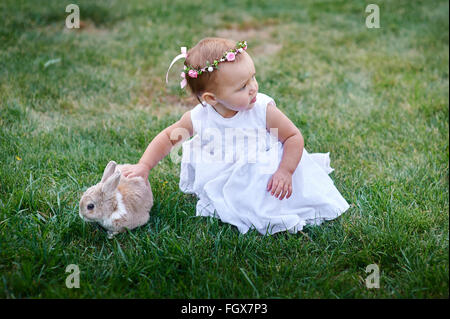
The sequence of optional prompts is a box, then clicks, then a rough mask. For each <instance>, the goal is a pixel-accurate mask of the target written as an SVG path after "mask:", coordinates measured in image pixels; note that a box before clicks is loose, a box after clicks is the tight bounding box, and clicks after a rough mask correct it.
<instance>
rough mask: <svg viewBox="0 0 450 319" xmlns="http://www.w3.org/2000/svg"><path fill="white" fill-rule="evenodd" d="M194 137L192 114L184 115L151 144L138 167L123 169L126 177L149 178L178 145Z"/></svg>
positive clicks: (125, 167)
mask: <svg viewBox="0 0 450 319" xmlns="http://www.w3.org/2000/svg"><path fill="white" fill-rule="evenodd" d="M192 135H193V128H192V121H191V112H190V111H188V112H186V113H184V114H183V116H182V117H181V119H180V120H179V121H177V122H175V123H174V124H172V125H170V126H169V127H166V128H165V129H164V130H162V131H161V132H160V133H159V134H158V135H156V137H155V138H154V139H153V140H152V141H151V142H150V144H149V145H148V146H147V149H146V150H145V152H144V154H143V155H142V157H141V159H140V160H139V162H138V163H137V164H136V165H127V166H124V167H123V169H122V174H123V175H124V176H126V177H133V176H142V177H144V179H147V178H148V173H149V171H150V170H151V169H152V168H153V167H155V165H156V164H158V162H159V161H160V160H162V159H163V158H164V157H166V156H167V154H169V153H170V151H171V149H172V148H173V147H174V146H175V145H176V144H178V143H181V142H183V141H185V140H186V139H188V138H189V137H191V136H192Z"/></svg>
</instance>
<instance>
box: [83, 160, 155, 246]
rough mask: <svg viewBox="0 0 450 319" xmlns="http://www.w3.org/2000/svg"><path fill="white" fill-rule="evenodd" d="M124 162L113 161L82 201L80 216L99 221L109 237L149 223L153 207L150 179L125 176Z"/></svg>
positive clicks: (90, 220)
mask: <svg viewBox="0 0 450 319" xmlns="http://www.w3.org/2000/svg"><path fill="white" fill-rule="evenodd" d="M125 165H126V164H124V165H117V163H116V162H114V161H110V162H109V163H108V165H106V168H105V170H104V172H103V176H102V180H101V181H100V183H98V184H96V185H94V186H91V187H89V188H88V189H87V190H86V191H85V192H84V194H83V196H82V197H81V200H80V212H79V215H80V217H81V218H82V219H83V220H85V221H87V222H96V223H98V224H100V226H102V227H103V228H105V229H106V230H107V231H108V238H112V237H113V236H114V235H116V234H118V233H121V232H123V231H125V230H126V229H134V228H136V227H138V226H142V225H144V224H145V223H147V221H148V219H149V217H150V215H149V212H150V209H151V208H152V206H153V194H152V189H151V187H150V183H149V182H148V180H144V179H143V178H142V177H132V178H127V177H124V176H122V175H121V171H120V169H121V167H123V166H125Z"/></svg>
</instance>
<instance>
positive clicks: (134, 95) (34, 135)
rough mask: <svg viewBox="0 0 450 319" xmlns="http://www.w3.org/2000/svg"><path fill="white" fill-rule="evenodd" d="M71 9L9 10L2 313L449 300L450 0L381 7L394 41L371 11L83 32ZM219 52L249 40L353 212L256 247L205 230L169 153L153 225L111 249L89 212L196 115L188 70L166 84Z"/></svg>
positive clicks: (128, 8) (208, 11)
mask: <svg viewBox="0 0 450 319" xmlns="http://www.w3.org/2000/svg"><path fill="white" fill-rule="evenodd" d="M70 3H73V2H70V1H59V0H53V1H31V0H30V1H24V0H20V1H15V0H6V1H1V2H0V21H1V22H0V125H1V129H0V154H1V156H0V276H1V278H0V297H2V298H119V297H120V298H448V296H449V293H448V292H449V290H448V289H449V218H448V217H449V214H448V211H449V201H448V196H449V173H448V172H449V137H448V134H449V125H448V124H449V120H448V116H449V33H448V24H449V20H448V19H449V14H448V13H449V4H448V2H447V1H376V4H378V5H379V8H380V28H378V29H376V28H373V29H368V28H367V27H366V24H365V20H366V16H367V15H368V13H365V7H366V6H367V4H368V3H365V2H362V1H313V0H310V1H297V0H283V1H273V0H266V1H242V0H241V1H225V0H224V1H214V2H208V1H200V0H196V1H181V0H174V1H146V0H139V1H137V0H136V1H134V0H132V1H118V0H115V1H114V0H111V1H98V2H93V1H87V0H83V1H82V0H77V1H76V2H75V3H76V4H77V5H78V6H79V8H80V17H81V21H82V27H81V28H80V29H67V28H65V19H66V16H67V15H68V14H69V13H66V12H65V8H66V6H67V5H68V4H70ZM207 36H222V37H229V38H232V39H234V40H247V41H248V43H249V48H248V53H249V54H250V55H251V56H252V57H253V58H254V62H255V66H256V70H257V79H258V81H259V86H260V92H263V93H266V94H268V95H270V96H272V97H273V98H274V99H275V101H276V102H277V105H278V107H279V108H280V109H281V110H282V111H283V112H284V113H285V114H286V115H287V116H288V117H289V118H290V119H291V120H292V121H293V122H294V123H295V124H296V125H297V127H298V128H299V129H300V130H301V132H302V134H303V136H304V138H305V148H306V149H307V150H308V151H309V152H311V153H313V152H330V156H331V166H332V167H333V168H335V171H334V172H333V173H332V174H331V177H332V179H333V180H334V182H335V185H336V187H337V188H338V189H339V190H340V192H341V193H342V195H343V196H344V198H345V199H346V200H347V201H348V202H349V203H350V204H351V208H350V209H349V210H348V211H347V212H346V213H345V214H343V215H342V216H341V217H339V218H338V219H336V220H334V221H331V222H327V223H324V224H323V225H321V226H319V227H311V226H310V227H307V228H305V229H304V230H303V232H301V233H298V234H289V233H279V234H276V235H273V236H261V235H259V234H258V233H257V232H256V231H250V232H249V233H247V234H245V235H242V234H240V233H239V232H238V231H237V229H236V228H235V227H233V226H231V225H229V224H224V223H222V222H220V221H218V220H217V219H213V218H203V217H196V216H195V205H196V198H195V197H193V196H192V195H188V194H184V193H182V192H181V191H180V190H179V187H178V181H179V171H180V166H179V164H177V163H175V162H173V161H172V160H171V159H170V157H169V156H168V157H166V158H165V159H164V160H162V161H161V162H160V164H159V165H157V166H156V167H155V168H154V169H153V170H152V171H151V172H150V177H149V178H150V183H151V185H152V188H153V193H154V197H155V204H154V206H153V208H152V210H151V212H150V214H151V217H150V220H149V222H148V224H146V225H145V226H143V227H140V228H138V229H136V230H134V231H131V232H128V233H124V234H120V235H118V236H116V237H115V238H114V239H112V240H109V239H107V236H106V234H105V233H104V232H103V231H102V230H101V229H98V228H96V227H94V226H93V225H91V224H86V223H85V222H83V221H82V220H81V219H80V217H79V216H78V202H79V200H80V196H81V194H82V193H83V191H84V190H85V189H86V188H87V187H89V186H90V185H93V184H95V183H97V182H98V181H99V180H100V178H101V175H102V172H103V169H104V167H105V165H106V164H107V163H108V161H110V160H115V161H116V162H118V163H136V162H137V161H138V160H139V158H140V156H141V155H142V154H143V152H144V150H145V148H146V147H147V145H148V143H150V141H151V140H152V138H153V137H155V136H156V135H157V134H158V133H159V132H160V131H161V130H162V129H164V128H165V127H166V126H168V125H170V124H171V123H173V122H174V121H176V120H178V119H179V117H180V116H181V115H182V114H183V113H184V112H186V111H187V110H189V109H190V108H192V107H193V106H194V105H195V101H194V100H193V99H192V98H190V97H189V96H188V95H187V93H185V92H183V91H181V90H180V89H179V84H178V82H179V80H178V79H179V77H178V74H179V72H180V70H181V68H182V66H181V65H182V63H181V62H179V63H177V64H176V65H175V66H174V67H173V68H172V71H171V73H170V79H171V80H170V83H169V85H166V84H165V82H164V76H165V72H166V70H167V67H168V66H169V63H170V61H171V59H172V58H173V57H175V56H176V55H177V54H179V51H180V47H181V46H187V47H188V48H189V47H192V46H193V45H195V43H196V42H197V41H198V40H200V39H202V38H203V37H207ZM70 264H75V265H77V266H78V267H79V270H80V277H79V278H80V279H79V283H80V287H79V288H71V289H70V288H67V287H66V278H67V276H68V275H69V274H70V272H66V267H67V266H68V265H70ZM371 264H376V265H377V266H378V268H379V278H380V281H379V283H380V285H379V288H368V287H367V286H366V277H367V276H369V274H370V273H366V267H367V266H368V265H371Z"/></svg>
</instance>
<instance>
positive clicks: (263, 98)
mask: <svg viewBox="0 0 450 319" xmlns="http://www.w3.org/2000/svg"><path fill="white" fill-rule="evenodd" d="M257 100H258V102H257V103H258V106H259V112H260V114H259V117H260V118H261V121H262V123H263V124H264V127H266V113H267V104H269V103H270V102H273V103H274V104H275V101H274V99H273V98H271V97H270V96H268V95H266V94H264V93H258V96H257ZM275 105H276V104H275Z"/></svg>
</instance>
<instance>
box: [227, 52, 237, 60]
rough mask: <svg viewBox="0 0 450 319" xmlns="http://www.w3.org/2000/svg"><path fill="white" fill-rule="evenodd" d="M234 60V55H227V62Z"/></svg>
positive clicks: (230, 53)
mask: <svg viewBox="0 0 450 319" xmlns="http://www.w3.org/2000/svg"><path fill="white" fill-rule="evenodd" d="M235 58H236V54H234V53H233V52H228V53H227V61H234V59H235Z"/></svg>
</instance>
